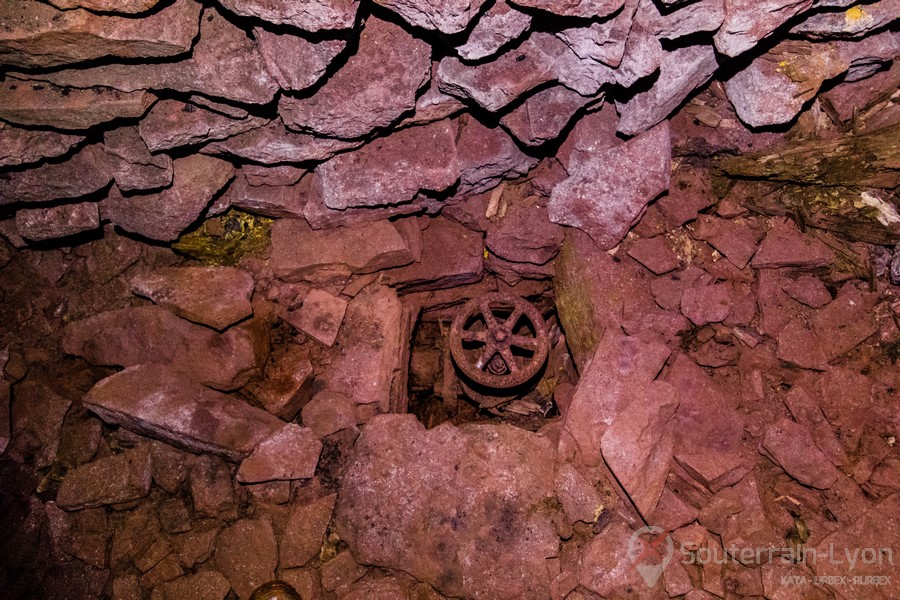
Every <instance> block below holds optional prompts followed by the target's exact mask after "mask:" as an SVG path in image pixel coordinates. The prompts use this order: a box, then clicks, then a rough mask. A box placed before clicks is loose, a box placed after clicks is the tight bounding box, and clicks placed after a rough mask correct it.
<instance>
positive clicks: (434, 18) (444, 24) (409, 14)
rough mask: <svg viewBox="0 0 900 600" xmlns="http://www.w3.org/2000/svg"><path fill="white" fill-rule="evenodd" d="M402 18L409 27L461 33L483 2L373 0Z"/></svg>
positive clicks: (465, 0) (476, 0)
mask: <svg viewBox="0 0 900 600" xmlns="http://www.w3.org/2000/svg"><path fill="white" fill-rule="evenodd" d="M375 3H376V4H380V5H381V6H384V7H386V8H389V9H390V10H392V11H394V12H395V13H397V14H399V15H400V16H401V17H403V18H404V19H405V20H406V21H407V22H408V23H409V24H410V25H413V26H415V27H421V28H423V29H431V30H434V29H436V30H438V31H440V32H441V33H448V34H453V33H459V32H460V31H463V30H464V29H465V28H466V27H467V26H468V24H469V21H471V20H472V19H473V18H474V17H475V16H476V15H477V14H478V11H479V9H480V8H481V5H482V4H484V3H485V0H442V1H441V2H432V1H431V0H375Z"/></svg>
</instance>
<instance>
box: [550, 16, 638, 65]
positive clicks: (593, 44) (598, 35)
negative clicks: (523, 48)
mask: <svg viewBox="0 0 900 600" xmlns="http://www.w3.org/2000/svg"><path fill="white" fill-rule="evenodd" d="M637 6H638V2H637V0H626V2H625V6H624V7H623V8H622V10H620V11H619V12H618V13H616V15H615V16H614V17H613V18H611V19H608V20H605V21H603V22H597V21H594V22H592V23H591V24H590V25H588V26H586V27H573V28H569V29H563V30H562V31H560V32H558V33H557V34H556V36H557V37H558V38H559V39H561V40H562V41H563V42H565V44H566V45H567V46H568V47H569V48H571V49H572V52H574V53H575V55H576V56H578V58H581V59H582V60H586V59H589V60H593V61H595V62H599V63H603V64H605V65H607V66H610V67H613V68H615V67H618V66H619V63H621V62H622V56H623V55H624V54H625V40H626V39H628V33H629V32H630V31H631V27H632V19H633V18H634V13H635V11H636V10H637Z"/></svg>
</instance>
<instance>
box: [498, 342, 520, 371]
mask: <svg viewBox="0 0 900 600" xmlns="http://www.w3.org/2000/svg"><path fill="white" fill-rule="evenodd" d="M500 356H502V357H503V361H504V362H505V363H506V366H507V367H508V368H509V372H510V373H515V372H516V371H518V370H519V365H517V364H516V357H514V356H513V353H512V350H510V349H509V348H503V349H502V350H500Z"/></svg>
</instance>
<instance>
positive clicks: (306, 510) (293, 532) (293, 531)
mask: <svg viewBox="0 0 900 600" xmlns="http://www.w3.org/2000/svg"><path fill="white" fill-rule="evenodd" d="M335 500H337V495H336V494H331V495H328V496H322V497H321V498H319V499H317V500H314V501H312V502H309V503H306V504H300V503H298V504H297V505H296V506H294V508H293V510H292V511H291V515H290V517H288V521H287V524H286V525H285V527H284V535H283V536H282V538H281V544H280V545H279V561H278V566H279V567H280V568H282V569H289V568H291V567H302V566H303V565H305V564H306V563H308V562H309V561H310V560H312V559H313V558H315V557H316V556H318V554H319V550H321V548H322V542H323V540H324V538H325V530H326V529H327V528H328V524H329V523H331V513H332V512H333V511H334V503H335Z"/></svg>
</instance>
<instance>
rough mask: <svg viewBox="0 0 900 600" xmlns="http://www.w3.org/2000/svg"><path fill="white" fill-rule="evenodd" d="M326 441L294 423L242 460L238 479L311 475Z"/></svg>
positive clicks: (298, 477) (246, 480)
mask: <svg viewBox="0 0 900 600" xmlns="http://www.w3.org/2000/svg"><path fill="white" fill-rule="evenodd" d="M321 452H322V442H320V441H319V438H317V437H316V434H314V433H313V432H312V430H311V429H309V428H307V427H300V426H299V425H295V424H294V423H288V424H286V425H285V426H284V427H283V428H282V429H281V430H279V431H278V432H276V433H274V434H272V435H271V436H270V437H268V438H266V439H265V440H263V441H261V442H260V443H259V445H258V446H257V447H256V448H255V449H254V450H253V453H252V454H250V456H248V457H247V458H245V459H244V460H243V461H242V462H241V466H240V468H239V469H238V472H237V480H238V481H240V482H241V483H261V482H263V481H275V480H285V479H287V480H293V479H309V478H310V477H312V476H313V475H314V474H315V471H316V464H317V463H318V462H319V454H320V453H321Z"/></svg>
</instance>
